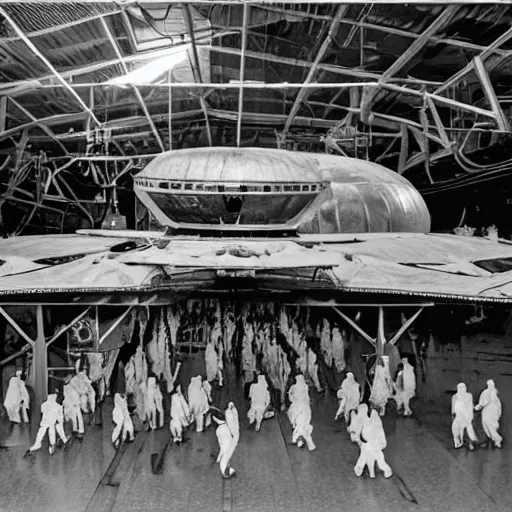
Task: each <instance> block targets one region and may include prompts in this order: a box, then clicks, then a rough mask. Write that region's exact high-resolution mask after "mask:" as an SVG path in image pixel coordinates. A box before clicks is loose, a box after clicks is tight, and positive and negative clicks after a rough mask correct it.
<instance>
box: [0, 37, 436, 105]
mask: <svg viewBox="0 0 512 512" xmlns="http://www.w3.org/2000/svg"><path fill="white" fill-rule="evenodd" d="M222 35H223V34H222V33H221V34H216V35H214V36H213V37H208V38H207V37H205V38H202V39H205V40H206V39H215V38H217V37H221V36H222ZM195 41H196V44H197V43H198V42H199V41H200V40H199V39H197V38H196V40H195ZM187 46H190V43H184V44H183V45H177V46H174V47H170V48H163V49H158V50H151V51H148V52H141V53H137V54H135V55H128V56H126V57H124V61H125V62H126V63H130V62H138V61H146V60H151V59H157V58H158V57H164V56H166V55H172V54H173V53H176V52H180V51H182V50H183V49H184V48H185V47H187ZM208 50H209V51H214V52H217V53H226V54H230V55H240V54H241V50H240V49H238V48H229V47H222V46H211V47H208ZM245 56H246V58H252V59H260V60H265V61H269V62H275V63H278V64H288V65H290V66H300V67H305V68H309V66H310V65H311V62H309V61H306V60H300V59H291V58H287V57H279V56H277V55H272V54H267V53H263V52H254V51H246V52H245ZM118 64H120V61H119V59H110V60H108V61H102V62H97V63H95V64H88V65H86V66H80V67H78V68H74V69H70V70H67V71H62V72H61V73H60V76H61V77H62V78H63V79H71V78H76V77H78V76H83V75H87V74H90V73H94V72H96V71H101V70H102V69H105V68H109V67H112V66H115V65H118ZM318 70H319V71H328V72H330V73H336V74H343V75H346V76H356V77H358V78H365V79H376V80H378V79H379V78H380V74H378V73H372V72H369V71H364V70H359V71H358V70H352V69H351V68H344V67H342V66H337V65H334V64H320V65H319V66H318ZM52 79H55V75H53V74H51V75H45V76H42V77H39V78H36V79H34V78H32V79H30V80H18V81H15V82H9V83H6V84H0V96H1V95H8V96H11V97H13V96H14V95H22V94H27V93H31V92H33V91H34V90H37V89H40V88H47V87H52V84H45V83H44V82H47V81H51V80H52ZM390 81H393V82H403V83H411V84H422V83H425V84H426V85H429V86H436V85H441V83H440V82H432V81H425V80H420V79H415V78H396V79H395V78H392V79H390ZM67 83H69V82H67ZM61 85H62V82H61Z"/></svg>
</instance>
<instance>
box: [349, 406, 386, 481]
mask: <svg viewBox="0 0 512 512" xmlns="http://www.w3.org/2000/svg"><path fill="white" fill-rule="evenodd" d="M357 444H358V445H359V448H360V450H361V452H360V454H359V459H358V460H357V462H356V465H355V466H354V473H355V474H356V476H361V475H362V474H363V471H364V468H365V466H368V472H369V473H370V478H375V463H377V466H378V467H379V469H380V470H381V471H383V472H384V477H385V478H390V477H391V476H393V470H392V469H391V467H390V466H389V464H388V463H387V462H386V460H385V458H384V453H383V451H382V450H384V448H386V446H387V441H386V434H385V432H384V427H383V426H382V420H381V419H380V417H379V414H378V413H377V411H376V410H373V411H372V413H371V415H370V418H369V419H368V420H367V421H365V422H364V424H363V428H362V430H361V435H360V437H359V439H358V440H357Z"/></svg>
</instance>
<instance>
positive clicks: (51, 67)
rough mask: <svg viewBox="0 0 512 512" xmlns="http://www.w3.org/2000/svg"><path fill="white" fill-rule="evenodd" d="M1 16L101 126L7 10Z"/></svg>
mask: <svg viewBox="0 0 512 512" xmlns="http://www.w3.org/2000/svg"><path fill="white" fill-rule="evenodd" d="M0 14H1V15H2V16H3V17H4V19H5V20H6V21H7V22H8V23H9V25H10V26H11V27H12V29H13V30H14V31H15V32H16V34H18V36H19V37H20V39H21V40H22V41H23V42H24V43H25V44H26V45H27V46H28V47H29V48H30V50H31V51H32V53H34V55H36V56H37V57H38V58H39V59H40V60H41V61H43V63H44V64H45V66H46V67H47V68H48V69H49V70H50V71H51V73H53V75H54V76H55V78H57V80H58V81H59V82H60V83H61V84H62V85H63V86H64V88H65V89H67V90H68V92H69V93H70V94H71V96H73V98H74V99H75V100H76V101H77V103H78V104H79V105H80V107H81V108H82V109H83V110H84V111H85V112H87V113H88V114H89V115H90V116H91V118H92V120H93V121H94V122H95V123H96V124H97V125H98V126H101V123H100V121H99V120H98V118H97V117H96V116H95V115H94V112H92V111H91V110H90V109H89V107H88V106H87V105H86V104H85V103H84V102H83V101H82V98H80V96H78V94H77V93H76V92H75V90H74V89H73V88H72V87H70V86H69V84H68V83H67V82H66V80H64V78H62V76H61V75H60V74H59V72H58V71H57V70H56V69H55V68H54V67H53V66H52V64H51V63H50V61H49V60H48V59H47V58H46V57H45V56H44V55H43V54H42V53H41V52H40V51H39V50H38V49H37V48H36V47H35V46H34V44H33V43H32V41H30V39H29V38H28V37H27V36H26V35H25V34H24V32H23V31H22V30H21V29H20V28H19V27H18V25H17V24H16V23H15V22H14V20H13V19H12V18H11V17H10V16H9V15H8V14H7V12H6V11H5V9H4V8H3V7H1V6H0Z"/></svg>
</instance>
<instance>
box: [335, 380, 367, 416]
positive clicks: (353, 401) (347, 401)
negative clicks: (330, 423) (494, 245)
mask: <svg viewBox="0 0 512 512" xmlns="http://www.w3.org/2000/svg"><path fill="white" fill-rule="evenodd" d="M336 396H337V397H338V398H339V399H340V406H339V407H338V410H337V412H336V416H335V417H334V420H335V421H336V420H337V419H338V418H339V417H340V416H341V415H342V414H343V416H344V418H345V423H347V424H348V421H349V418H350V416H349V415H350V411H352V410H354V409H357V407H358V406H359V400H360V398H361V393H360V390H359V384H358V383H357V382H356V381H355V380H354V374H353V373H352V372H348V373H347V376H346V378H345V379H344V380H343V382H342V383H341V388H340V389H339V390H338V393H337V395H336Z"/></svg>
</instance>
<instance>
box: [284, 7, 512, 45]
mask: <svg viewBox="0 0 512 512" xmlns="http://www.w3.org/2000/svg"><path fill="white" fill-rule="evenodd" d="M291 12H293V11H291ZM341 23H342V25H352V26H355V27H361V28H367V29H370V30H377V31H379V32H384V33H386V34H392V35H395V36H401V37H407V38H410V39H419V38H420V37H421V34H417V33H415V32H409V31H407V30H402V29H399V28H395V27H386V26H384V25H376V24H375V23H368V22H365V21H355V20H347V19H344V20H341ZM430 41H431V42H432V43H436V44H446V45H448V46H455V47H456V48H463V49H465V50H473V51H476V52H481V51H483V50H485V49H486V47H485V46H482V45H479V44H474V43H468V42H467V41H458V40H457V39H451V38H449V37H439V36H431V37H430ZM493 53H496V54H498V55H507V54H508V53H509V52H507V51H506V50H499V49H496V50H493Z"/></svg>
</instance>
